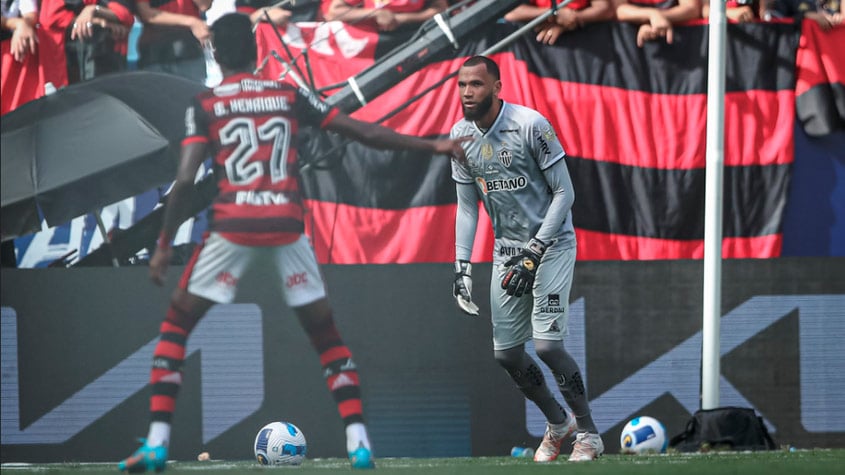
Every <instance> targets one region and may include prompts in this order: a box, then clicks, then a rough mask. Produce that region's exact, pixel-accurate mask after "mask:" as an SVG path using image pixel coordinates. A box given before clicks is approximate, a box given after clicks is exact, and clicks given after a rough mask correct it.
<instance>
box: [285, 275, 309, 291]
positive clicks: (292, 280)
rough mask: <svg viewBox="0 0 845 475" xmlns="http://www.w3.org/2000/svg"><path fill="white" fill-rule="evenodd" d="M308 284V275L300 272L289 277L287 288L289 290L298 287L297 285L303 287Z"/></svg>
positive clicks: (286, 282)
mask: <svg viewBox="0 0 845 475" xmlns="http://www.w3.org/2000/svg"><path fill="white" fill-rule="evenodd" d="M307 283H308V274H306V273H305V272H298V273H296V274H292V275H289V276H288V277H287V279H286V280H285V286H286V287H287V288H289V289H292V288H294V287H296V286H297V285H303V284H307Z"/></svg>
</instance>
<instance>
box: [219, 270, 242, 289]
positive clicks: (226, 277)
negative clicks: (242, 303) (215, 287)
mask: <svg viewBox="0 0 845 475" xmlns="http://www.w3.org/2000/svg"><path fill="white" fill-rule="evenodd" d="M214 280H216V281H217V282H219V283H221V284H223V285H225V286H226V287H234V286H236V285H238V279H236V278H235V276H233V275H232V274H230V273H229V272H226V271H223V272H221V273H219V274H217V277H215V279H214Z"/></svg>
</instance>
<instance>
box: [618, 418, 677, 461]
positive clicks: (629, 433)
mask: <svg viewBox="0 0 845 475" xmlns="http://www.w3.org/2000/svg"><path fill="white" fill-rule="evenodd" d="M668 444H669V439H667V438H666V429H665V428H664V427H663V424H661V423H660V421H658V420H657V419H655V418H653V417H648V416H641V417H635V418H633V419H631V420H630V421H628V423H627V424H625V427H624V428H623V429H622V435H621V436H620V438H619V445H620V446H621V452H622V453H623V454H637V455H639V454H649V453H651V454H655V453H657V454H662V453H663V452H666V446H667V445H668Z"/></svg>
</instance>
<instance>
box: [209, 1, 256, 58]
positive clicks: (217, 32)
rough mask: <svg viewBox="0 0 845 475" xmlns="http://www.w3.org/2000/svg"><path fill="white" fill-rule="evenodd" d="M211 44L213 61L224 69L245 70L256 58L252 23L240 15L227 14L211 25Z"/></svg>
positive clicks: (246, 17)
mask: <svg viewBox="0 0 845 475" xmlns="http://www.w3.org/2000/svg"><path fill="white" fill-rule="evenodd" d="M211 44H212V45H213V46H214V59H215V60H217V62H218V63H219V64H220V66H221V67H224V68H226V69H231V70H235V71H237V70H242V69H247V68H248V67H250V66H251V65H253V64H255V62H256V60H257V58H258V52H257V49H256V46H255V35H254V34H253V33H252V21H250V19H249V17H248V16H246V15H244V14H242V13H229V14H226V15H223V16H222V17H220V18H219V19H218V20H217V21H215V22H214V24H213V25H211Z"/></svg>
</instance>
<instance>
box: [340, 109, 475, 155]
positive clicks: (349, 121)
mask: <svg viewBox="0 0 845 475" xmlns="http://www.w3.org/2000/svg"><path fill="white" fill-rule="evenodd" d="M326 128H327V129H329V130H332V131H334V132H337V133H339V134H341V135H344V136H346V137H349V138H351V139H354V140H357V141H359V142H361V143H363V144H365V145H369V146H371V147H375V148H386V149H392V150H402V149H411V150H423V151H426V152H432V153H436V154H443V155H447V156H449V157H451V158H454V159H455V160H458V161H459V162H462V163H464V162H466V154H465V152H464V148H463V147H462V146H461V144H462V143H464V142H467V141H470V140H472V138H471V137H460V138H457V139H424V138H421V137H415V136H413V135H406V134H400V133H399V132H396V131H395V130H393V129H391V128H388V127H385V126H383V125H379V124H371V123H369V122H362V121H360V120H357V119H353V118H352V117H349V116H348V115H346V114H343V113H339V114H337V115H336V116H335V117H334V118H332V120H331V121H330V122H329V123H328V124H327V125H326Z"/></svg>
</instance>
